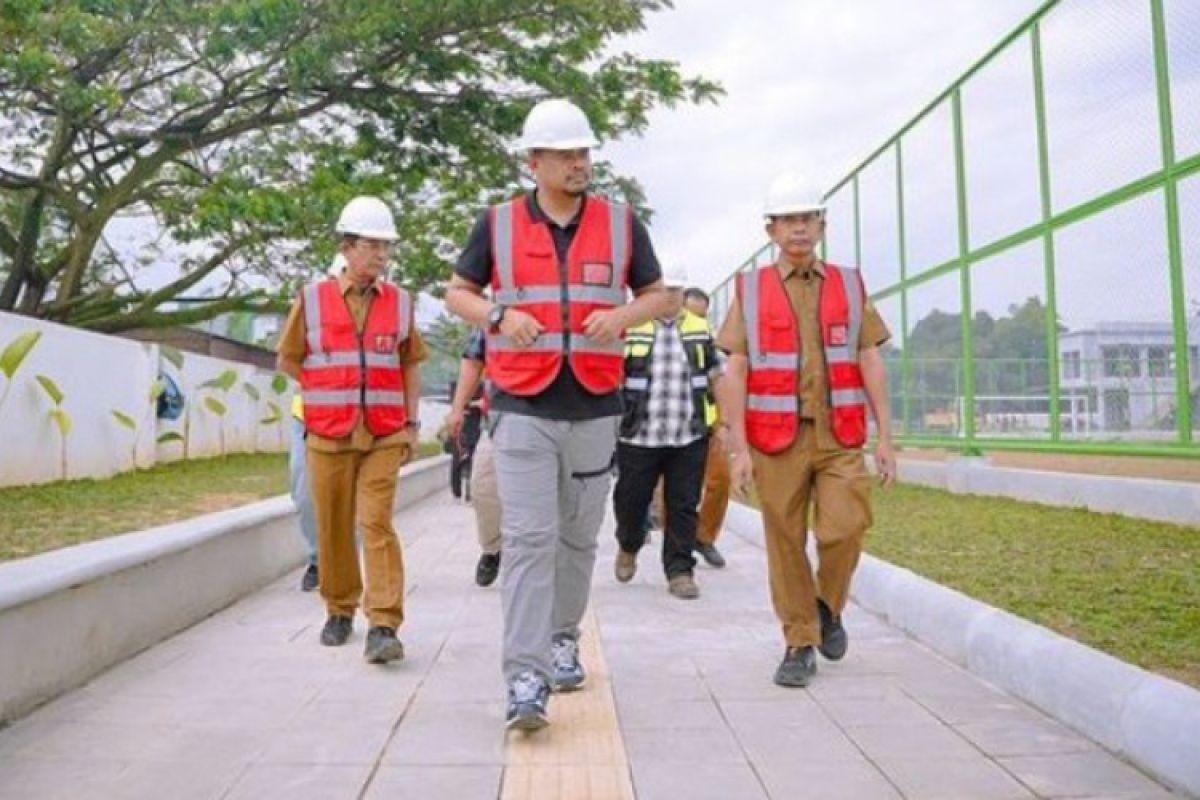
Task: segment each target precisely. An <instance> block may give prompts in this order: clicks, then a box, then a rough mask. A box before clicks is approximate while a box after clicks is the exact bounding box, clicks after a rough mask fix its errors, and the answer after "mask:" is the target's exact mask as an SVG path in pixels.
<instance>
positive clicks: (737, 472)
mask: <svg viewBox="0 0 1200 800" xmlns="http://www.w3.org/2000/svg"><path fill="white" fill-rule="evenodd" d="M729 484H730V487H731V488H732V489H733V493H734V494H735V495H737V497H738V499H740V500H748V499H749V498H750V490H751V489H752V488H753V487H754V462H753V461H752V460H751V459H750V451H749V450H738V451H735V452H734V454H733V464H732V466H731V467H730V471H729Z"/></svg>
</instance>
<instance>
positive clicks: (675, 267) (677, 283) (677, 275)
mask: <svg viewBox="0 0 1200 800" xmlns="http://www.w3.org/2000/svg"><path fill="white" fill-rule="evenodd" d="M663 285H664V286H666V287H667V288H668V289H686V288H687V287H688V271H687V267H684V266H681V265H679V264H672V265H670V266H669V267H667V268H666V269H664V270H663Z"/></svg>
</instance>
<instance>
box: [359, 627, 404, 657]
mask: <svg viewBox="0 0 1200 800" xmlns="http://www.w3.org/2000/svg"><path fill="white" fill-rule="evenodd" d="M363 658H365V659H366V660H367V663H368V664H386V663H388V662H389V661H399V660H400V659H402V658H404V645H403V644H401V643H400V640H399V639H397V638H396V630H395V629H394V628H385V627H383V626H382V625H376V626H375V627H373V628H371V629H370V630H368V631H367V646H366V648H365V649H364V650H363Z"/></svg>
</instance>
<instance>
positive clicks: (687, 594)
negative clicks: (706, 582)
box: [667, 573, 700, 600]
mask: <svg viewBox="0 0 1200 800" xmlns="http://www.w3.org/2000/svg"><path fill="white" fill-rule="evenodd" d="M667 591H668V592H670V593H671V594H673V595H675V596H676V597H679V598H681V599H683V600H695V599H696V598H697V597H699V596H700V587H699V586H697V585H696V581H695V580H694V579H693V578H692V576H691V575H688V574H686V573H684V574H682V575H676V576H675V577H673V578H671V579H670V580H668V581H667Z"/></svg>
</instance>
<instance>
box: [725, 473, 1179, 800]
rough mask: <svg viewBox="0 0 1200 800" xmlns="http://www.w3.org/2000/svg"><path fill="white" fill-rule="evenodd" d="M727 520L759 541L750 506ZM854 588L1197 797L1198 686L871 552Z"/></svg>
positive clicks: (966, 662) (916, 634)
mask: <svg viewBox="0 0 1200 800" xmlns="http://www.w3.org/2000/svg"><path fill="white" fill-rule="evenodd" d="M909 477H910V476H908V475H906V478H909ZM725 526H726V527H727V528H728V529H730V530H732V531H733V532H734V533H736V534H738V535H739V536H742V537H743V538H745V539H748V540H750V541H751V542H754V543H756V544H761V542H762V536H763V533H762V517H761V515H760V514H759V512H757V511H755V510H754V509H752V508H749V507H747V506H745V505H742V504H740V503H731V504H730V507H729V513H728V515H727V517H726V522H725ZM852 594H853V596H854V599H855V601H856V602H857V603H858V604H859V605H861V606H863V607H864V608H866V609H868V610H870V611H873V612H875V613H877V614H879V615H881V616H883V617H884V618H886V619H887V621H888V622H889V623H891V624H892V625H895V626H896V627H898V628H900V629H901V630H903V631H905V632H906V633H908V634H910V635H911V636H913V638H915V639H917V640H919V641H921V642H923V643H924V644H926V645H928V646H929V647H931V648H933V649H934V650H936V651H937V652H939V653H940V654H942V655H943V656H945V657H946V658H947V659H949V660H950V661H953V662H954V663H956V664H958V665H960V666H963V667H965V668H966V669H968V670H970V671H971V672H973V673H975V674H976V675H979V676H980V677H982V678H984V679H986V680H988V681H990V682H991V683H993V684H994V685H996V686H998V687H999V688H1001V689H1004V690H1005V691H1007V692H1009V693H1010V694H1013V695H1014V696H1016V697H1019V698H1021V699H1022V700H1025V701H1026V702H1028V703H1031V704H1032V705H1035V706H1037V707H1038V708H1040V709H1042V710H1043V711H1045V712H1046V713H1047V714H1049V715H1051V716H1053V717H1055V718H1056V719H1059V720H1061V721H1062V722H1064V723H1066V724H1067V725H1070V726H1071V727H1072V728H1075V729H1076V730H1077V731H1079V732H1080V733H1082V734H1084V735H1085V736H1087V737H1089V738H1090V739H1093V740H1094V741H1096V742H1098V743H1099V744H1101V745H1103V746H1104V747H1106V748H1108V749H1109V750H1111V751H1113V752H1115V753H1118V754H1120V755H1123V756H1124V757H1126V758H1128V759H1129V760H1130V761H1132V762H1133V763H1135V764H1137V765H1138V766H1140V767H1142V768H1143V769H1145V770H1146V771H1147V772H1149V773H1151V774H1152V775H1154V776H1155V777H1157V778H1158V779H1160V780H1162V781H1164V782H1165V783H1168V784H1171V785H1173V786H1175V787H1178V788H1180V789H1182V790H1184V791H1186V792H1188V793H1190V794H1192V795H1196V796H1200V691H1197V690H1195V689H1193V688H1191V687H1190V686H1186V685H1184V684H1182V683H1178V682H1177V681H1173V680H1170V679H1168V678H1164V677H1162V676H1161V675H1156V674H1154V673H1151V672H1147V671H1146V670H1144V669H1141V668H1139V667H1135V666H1133V665H1132V664H1128V663H1126V662H1124V661H1120V660H1118V659H1116V658H1113V657H1112V656H1109V655H1107V654H1105V653H1101V652H1100V651H1098V650H1094V649H1092V648H1090V647H1087V646H1086V645H1082V644H1080V643H1079V642H1076V641H1075V640H1073V639H1068V638H1067V637H1065V636H1060V635H1059V634H1057V633H1054V632H1053V631H1051V630H1048V629H1047V628H1043V627H1041V626H1040V625H1035V624H1033V623H1032V622H1028V621H1026V620H1024V619H1021V618H1019V617H1016V616H1014V615H1012V614H1009V613H1008V612H1006V611H1002V610H1000V609H997V608H993V607H992V606H989V605H987V604H986V603H981V602H979V601H978V600H973V599H971V598H970V597H967V596H966V595H964V594H961V593H959V592H956V591H954V590H953V589H948V588H946V587H944V586H941V585H940V584H937V583H934V582H933V581H930V580H927V579H925V578H922V577H921V576H919V575H917V574H916V573H914V572H912V571H910V570H907V569H903V568H901V567H897V566H894V565H892V564H889V563H887V562H886V561H881V560H880V559H877V558H874V557H873V556H869V555H865V554H864V555H863V557H862V561H861V563H860V564H859V567H858V571H857V572H856V573H855V577H854V587H853V591H852Z"/></svg>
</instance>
